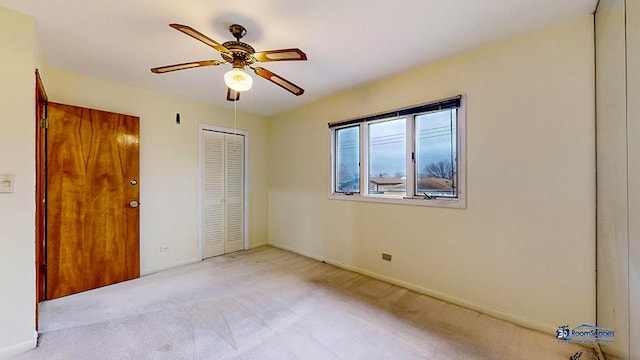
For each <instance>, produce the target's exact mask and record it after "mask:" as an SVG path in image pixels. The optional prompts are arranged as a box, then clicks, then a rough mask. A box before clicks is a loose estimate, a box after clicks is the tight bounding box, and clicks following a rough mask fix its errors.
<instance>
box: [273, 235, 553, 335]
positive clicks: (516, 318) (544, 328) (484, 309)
mask: <svg viewBox="0 0 640 360" xmlns="http://www.w3.org/2000/svg"><path fill="white" fill-rule="evenodd" d="M269 245H271V246H273V247H277V248H280V249H283V250H288V251H291V252H294V253H296V254H300V255H302V256H306V257H308V258H312V259H315V260H318V261H324V262H326V263H328V264H331V265H334V266H337V267H339V268H343V269H345V270H349V271H353V272H357V273H359V274H362V275H366V276H369V277H372V278H374V279H378V280H382V281H385V282H388V283H391V284H394V285H398V286H402V287H404V288H407V289H410V290H413V291H415V292H418V293H421V294H425V295H428V296H431V297H434V298H436V299H440V300H442V301H445V302H448V303H451V304H455V305H458V306H462V307H464V308H467V309H471V310H475V311H477V312H480V313H483V314H485V315H489V316H491V317H494V318H497V319H500V320H505V321H508V322H511V323H514V324H516V325H520V326H522V327H525V328H528V329H533V330H536V331H540V332H543V333H545V334H550V335H555V333H556V330H557V327H555V326H552V325H548V324H544V323H541V322H539V321H536V320H532V319H529V318H526V317H523V316H520V315H516V314H511V313H508V312H505V311H502V310H498V309H494V308H491V307H489V306H486V305H482V304H476V303H473V302H470V301H467V300H464V299H461V298H459V297H457V296H453V295H449V294H445V293H442V292H439V291H436V290H432V289H427V288H424V287H421V286H418V285H415V284H411V283H408V282H406V281H402V280H399V279H396V278H392V277H390V276H386V275H381V274H377V273H374V272H371V271H369V270H365V269H361V268H358V267H355V266H351V265H348V264H343V263H340V262H337V261H334V260H331V259H327V258H324V257H321V256H318V255H315V254H310V253H308V252H306V251H300V250H298V249H296V248H294V247H290V246H287V245H282V244H277V243H273V242H270V243H269Z"/></svg>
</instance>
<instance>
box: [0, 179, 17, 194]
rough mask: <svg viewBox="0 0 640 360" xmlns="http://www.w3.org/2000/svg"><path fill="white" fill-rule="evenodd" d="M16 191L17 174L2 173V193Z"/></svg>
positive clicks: (0, 189) (0, 186) (0, 185)
mask: <svg viewBox="0 0 640 360" xmlns="http://www.w3.org/2000/svg"><path fill="white" fill-rule="evenodd" d="M14 192H16V176H15V175H0V193H14Z"/></svg>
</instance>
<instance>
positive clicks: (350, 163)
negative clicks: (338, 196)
mask: <svg viewBox="0 0 640 360" xmlns="http://www.w3.org/2000/svg"><path fill="white" fill-rule="evenodd" d="M335 138H336V141H335V143H336V151H335V154H336V176H335V182H334V188H335V192H337V193H359V192H360V130H359V128H358V126H351V127H346V128H342V129H338V130H336V132H335Z"/></svg>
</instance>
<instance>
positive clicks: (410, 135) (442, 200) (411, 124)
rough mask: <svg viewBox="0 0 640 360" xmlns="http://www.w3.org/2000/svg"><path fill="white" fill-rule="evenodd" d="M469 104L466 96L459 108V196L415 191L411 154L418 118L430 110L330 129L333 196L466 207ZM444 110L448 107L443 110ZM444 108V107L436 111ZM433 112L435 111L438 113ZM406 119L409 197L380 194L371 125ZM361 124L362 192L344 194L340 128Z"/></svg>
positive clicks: (330, 173)
mask: <svg viewBox="0 0 640 360" xmlns="http://www.w3.org/2000/svg"><path fill="white" fill-rule="evenodd" d="M465 109H466V106H465V97H464V96H462V97H461V99H460V107H458V108H456V116H457V119H456V155H457V161H456V162H457V169H456V171H457V180H458V186H457V192H458V196H457V197H456V198H447V197H436V198H433V199H427V198H425V197H423V196H420V195H416V194H415V189H416V186H415V171H416V167H415V161H416V160H415V158H412V156H411V154H412V153H415V147H416V135H415V131H414V130H415V118H416V117H417V116H419V115H423V114H428V113H430V112H421V113H413V114H410V115H403V116H396V117H393V116H389V117H387V118H384V119H378V120H373V121H366V122H362V123H359V124H353V123H351V124H345V125H343V126H336V127H330V128H329V155H330V161H329V199H331V200H346V201H364V202H372V203H384V204H401V205H416V206H430V207H443V208H458V209H464V208H466V205H467V203H466V150H465V149H466V110H465ZM443 110H444V109H443ZM435 111H442V110H435ZM435 111H433V112H435ZM401 118H406V119H407V120H406V127H407V129H406V143H407V144H406V145H407V149H406V154H407V157H406V161H407V164H406V168H407V171H406V178H407V182H406V185H407V186H406V196H404V197H398V196H389V195H377V194H370V193H369V136H368V125H369V124H373V123H377V122H385V121H390V120H396V119H401ZM353 126H359V129H360V138H359V146H360V159H359V160H360V167H359V171H360V192H359V193H342V192H336V191H335V183H336V182H335V176H336V173H335V169H336V167H335V161H336V130H338V129H343V128H348V127H353Z"/></svg>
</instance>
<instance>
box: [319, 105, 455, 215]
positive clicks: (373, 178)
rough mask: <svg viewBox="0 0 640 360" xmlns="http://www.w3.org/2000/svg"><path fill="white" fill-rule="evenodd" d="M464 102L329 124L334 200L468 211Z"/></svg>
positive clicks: (331, 193) (331, 192)
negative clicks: (466, 203)
mask: <svg viewBox="0 0 640 360" xmlns="http://www.w3.org/2000/svg"><path fill="white" fill-rule="evenodd" d="M462 100H463V99H462V96H460V95H459V96H456V97H454V98H450V99H445V100H441V101H438V102H433V103H428V104H424V105H419V106H414V107H411V108H407V109H401V110H395V111H392V112H389V113H385V114H380V115H374V116H369V117H365V118H360V119H354V120H347V121H341V122H337V123H331V124H329V130H330V136H331V144H332V146H331V184H332V185H331V189H330V197H331V198H333V199H348V200H357V201H372V202H387V203H398V204H411V205H426V206H442V207H457V208H464V207H465V201H464V185H465V184H464V180H465V179H464V108H463V106H462Z"/></svg>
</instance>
